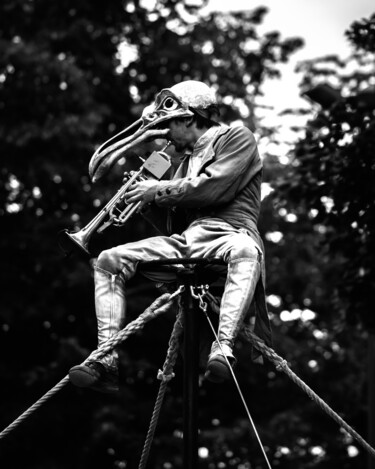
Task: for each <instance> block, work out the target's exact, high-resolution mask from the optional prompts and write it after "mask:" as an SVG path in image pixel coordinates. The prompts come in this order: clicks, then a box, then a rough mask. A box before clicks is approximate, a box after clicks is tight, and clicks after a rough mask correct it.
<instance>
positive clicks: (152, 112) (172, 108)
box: [89, 80, 219, 181]
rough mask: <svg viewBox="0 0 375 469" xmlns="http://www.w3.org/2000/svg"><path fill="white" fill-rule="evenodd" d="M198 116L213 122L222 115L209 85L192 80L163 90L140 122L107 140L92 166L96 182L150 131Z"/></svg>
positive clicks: (92, 173)
mask: <svg viewBox="0 0 375 469" xmlns="http://www.w3.org/2000/svg"><path fill="white" fill-rule="evenodd" d="M195 113H196V114H199V115H200V116H202V117H204V118H206V119H208V120H213V121H214V120H215V119H216V118H217V116H218V115H219V110H218V105H217V101H216V97H215V94H214V93H213V91H212V90H211V89H210V88H209V87H208V86H207V85H206V84H204V83H202V82H200V81H195V80H189V81H184V82H181V83H178V84H177V85H174V86H172V87H171V88H165V89H163V90H161V91H160V93H158V94H157V95H156V97H155V101H154V102H153V103H152V104H150V105H149V106H147V107H146V108H145V109H144V110H143V113H142V117H141V118H140V119H138V120H137V121H136V122H134V123H133V124H132V125H131V126H129V127H128V128H126V129H125V130H123V131H121V132H120V133H118V134H117V135H115V136H114V137H112V138H111V139H110V140H107V141H106V142H105V143H104V144H103V145H102V146H101V147H100V148H99V149H98V150H97V151H96V152H95V153H94V155H93V156H92V158H91V161H90V165H89V174H90V176H91V178H92V180H93V181H95V180H98V179H100V178H101V177H102V176H103V175H104V174H105V173H107V171H108V170H109V169H110V168H111V167H112V166H113V165H114V164H115V163H116V162H117V161H118V160H119V159H120V158H122V157H123V156H124V154H125V153H126V152H127V151H129V150H130V149H131V148H133V147H134V146H135V145H137V144H139V143H140V142H141V141H142V140H143V139H142V136H143V135H144V134H145V133H146V132H147V131H148V130H150V131H151V130H153V129H154V130H155V129H158V128H159V129H160V128H161V127H162V124H163V123H164V122H165V121H167V120H169V119H176V118H182V117H191V116H193V115H194V114H195ZM135 126H139V127H138V129H137V130H136V131H135V132H134V133H132V134H130V135H129V131H130V130H132V129H133V128H134V127H135ZM126 135H127V136H126ZM155 138H158V136H157V135H156V136H155ZM159 138H160V136H159Z"/></svg>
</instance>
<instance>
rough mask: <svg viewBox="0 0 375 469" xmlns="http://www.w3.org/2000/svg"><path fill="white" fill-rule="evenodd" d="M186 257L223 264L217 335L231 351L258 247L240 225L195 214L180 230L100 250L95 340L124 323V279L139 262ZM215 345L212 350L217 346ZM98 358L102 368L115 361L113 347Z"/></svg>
mask: <svg viewBox="0 0 375 469" xmlns="http://www.w3.org/2000/svg"><path fill="white" fill-rule="evenodd" d="M186 257H203V258H212V257H214V258H217V259H221V260H223V261H224V262H225V263H226V264H227V265H228V270H227V277H226V282H225V286H224V294H223V296H222V299H221V304H220V314H219V328H218V339H219V342H220V344H221V350H223V347H224V350H225V354H226V355H228V356H233V355H232V348H233V344H234V340H235V338H236V336H237V334H238V331H239V329H240V327H241V324H242V322H243V319H244V316H245V315H246V313H247V312H248V310H249V308H250V305H251V302H252V300H253V297H254V292H255V289H256V286H257V283H258V281H259V279H260V275H261V262H262V251H261V249H260V248H259V246H258V245H257V244H256V242H255V241H254V240H253V238H252V237H251V236H250V235H249V233H247V231H246V230H245V229H237V228H234V227H233V226H231V225H230V224H228V223H227V222H225V221H223V220H221V219H215V218H204V219H199V220H196V221H194V222H193V223H192V224H191V225H190V226H189V227H188V228H187V229H186V230H185V231H184V232H183V233H181V234H174V235H172V236H155V237H151V238H147V239H143V240H140V241H136V242H132V243H127V244H124V245H120V246H116V247H113V248H111V249H108V250H105V251H102V252H101V253H100V255H99V256H98V259H97V262H96V265H95V267H94V269H95V272H94V280H95V308H96V316H97V324H98V345H99V346H100V345H101V344H102V343H103V342H105V341H106V340H108V339H109V338H110V337H111V336H112V335H113V334H115V333H116V332H118V331H119V330H120V329H121V328H122V327H123V326H124V322H125V319H126V297H125V285H126V282H127V281H128V280H129V279H130V278H132V277H133V276H134V275H135V273H136V270H137V265H138V263H139V262H141V261H151V260H164V259H170V258H186ZM142 273H144V272H142ZM146 276H147V273H146ZM153 280H156V281H158V280H160V279H159V278H153ZM214 345H215V344H213V349H212V350H216V351H217V344H216V348H215V346H214ZM211 353H213V352H211ZM101 362H102V363H103V365H104V366H106V367H107V368H115V367H117V362H118V355H117V352H116V351H115V350H114V351H112V353H110V354H108V355H107V356H105V357H104V358H103V359H101Z"/></svg>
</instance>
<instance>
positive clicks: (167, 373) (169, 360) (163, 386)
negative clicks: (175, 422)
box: [138, 305, 183, 469]
mask: <svg viewBox="0 0 375 469" xmlns="http://www.w3.org/2000/svg"><path fill="white" fill-rule="evenodd" d="M182 319H183V312H182V309H181V305H180V311H179V314H178V316H177V318H176V321H175V324H174V327H173V331H172V334H171V338H170V340H169V347H168V351H167V356H166V359H165V362H164V365H163V371H161V370H159V372H158V376H157V377H158V379H160V380H161V383H160V386H159V392H158V395H157V398H156V401H155V405H154V410H153V413H152V417H151V421H150V426H149V429H148V432H147V436H146V439H145V443H144V446H143V451H142V455H141V459H140V461H139V466H138V469H144V468H145V467H146V464H147V460H148V456H149V454H150V449H151V445H152V441H153V438H154V434H155V429H156V426H157V423H158V419H159V415H160V411H161V406H162V404H163V400H164V396H165V392H166V390H167V386H168V382H169V381H170V380H171V379H172V378H174V373H173V368H174V365H175V363H176V360H177V356H178V349H179V345H180V343H179V338H180V336H181V333H182V329H183V323H182Z"/></svg>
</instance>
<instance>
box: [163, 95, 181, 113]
mask: <svg viewBox="0 0 375 469" xmlns="http://www.w3.org/2000/svg"><path fill="white" fill-rule="evenodd" d="M163 108H164V109H165V110H166V111H174V110H175V109H177V108H178V102H177V101H176V100H174V99H173V98H171V97H168V98H167V99H166V100H165V101H164V103H163Z"/></svg>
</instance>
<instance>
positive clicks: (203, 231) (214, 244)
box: [70, 81, 271, 392]
mask: <svg viewBox="0 0 375 469" xmlns="http://www.w3.org/2000/svg"><path fill="white" fill-rule="evenodd" d="M218 115H219V113H218V105H217V101H216V97H215V95H214V93H213V91H212V90H211V89H210V88H209V87H208V86H207V85H205V84H204V83H202V82H199V81H185V82H182V83H179V84H176V85H174V86H172V87H171V88H168V89H164V90H162V91H161V92H160V93H159V94H158V95H157V96H156V99H155V102H154V104H153V105H152V106H149V107H147V108H146V109H145V111H144V113H143V121H144V123H145V124H148V123H152V122H155V126H154V127H153V130H152V137H153V138H166V139H168V140H170V141H171V143H172V144H173V145H174V147H175V149H176V151H177V152H179V153H181V154H183V157H182V158H181V164H180V165H179V167H178V169H177V171H176V173H175V174H174V176H173V178H172V179H171V180H163V181H157V180H152V179H148V180H144V181H140V182H136V183H134V185H133V186H132V187H131V188H130V190H129V191H128V193H127V202H128V203H135V202H139V201H140V202H141V204H142V207H143V208H144V209H145V208H147V210H146V212H147V213H150V214H151V215H152V212H153V209H154V208H155V209H159V210H160V209H163V208H166V209H167V210H168V214H169V221H172V222H173V218H174V214H175V213H176V214H177V213H181V212H182V213H183V214H184V218H185V226H184V227H183V229H182V231H177V230H173V229H172V232H171V231H170V232H169V233H167V232H166V234H165V235H162V236H156V237H151V238H148V239H144V240H140V241H137V242H132V243H127V244H125V245H120V246H116V247H113V248H111V249H108V250H105V251H103V252H101V253H100V255H99V257H98V259H97V263H96V266H95V275H94V278H95V306H96V316H97V322H98V342H99V345H101V344H102V343H103V342H105V341H106V340H108V339H109V338H110V337H111V336H112V335H113V334H115V333H116V332H118V331H119V330H120V329H121V328H123V326H124V321H125V317H126V302H125V284H126V282H127V281H128V280H129V279H130V278H131V277H132V276H133V275H134V274H135V272H136V270H137V264H138V262H140V261H150V260H163V259H168V258H182V257H184V258H186V257H203V258H206V257H210V258H211V257H215V258H219V259H222V260H223V261H225V263H226V264H227V265H228V271H227V278H226V283H225V287H224V294H223V296H222V299H221V304H220V315H219V328H218V339H219V342H220V345H221V347H219V344H218V343H216V342H215V341H214V343H213V344H212V348H211V352H210V354H209V358H208V363H207V371H206V377H207V379H209V380H211V381H213V382H220V381H223V380H225V379H228V378H229V377H230V376H231V373H230V370H229V368H228V365H227V361H226V360H225V358H224V356H223V353H224V354H225V355H226V356H227V358H228V360H229V362H230V363H231V365H232V366H233V364H234V362H235V358H234V355H233V346H234V341H235V339H236V336H237V334H238V332H239V330H240V327H241V325H242V323H243V321H244V318H245V316H246V315H247V314H248V312H249V309H250V306H251V304H252V302H253V300H254V303H255V307H256V308H255V309H256V321H255V333H256V334H257V335H258V336H259V337H261V338H262V339H263V340H264V341H265V342H266V343H267V344H268V345H270V341H271V331H270V325H269V320H268V314H267V309H266V303H265V295H264V253H263V243H262V240H261V238H260V235H259V232H258V228H257V220H258V216H259V211H260V203H261V194H260V190H261V181H262V161H261V159H260V157H259V154H258V150H257V145H256V142H255V138H254V136H253V134H252V132H251V131H250V130H249V129H248V128H246V127H244V126H239V127H229V126H227V125H224V124H221V123H219V122H218V120H217V119H218ZM148 135H150V133H149V134H148ZM97 163H98V161H95V162H94V163H93V165H94V166H95V164H97ZM100 164H104V165H105V164H106V163H105V162H103V161H102V162H101V163H100ZM100 164H99V166H100ZM168 224H169V225H171V224H170V223H168ZM70 379H71V381H72V382H73V384H75V385H77V386H80V387H88V388H92V389H96V390H98V391H103V392H114V391H116V390H118V355H117V353H116V351H113V352H112V353H111V354H108V355H107V356H106V357H104V358H103V359H101V360H100V361H96V362H92V363H88V364H87V365H79V366H75V367H73V368H72V369H71V370H70Z"/></svg>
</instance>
